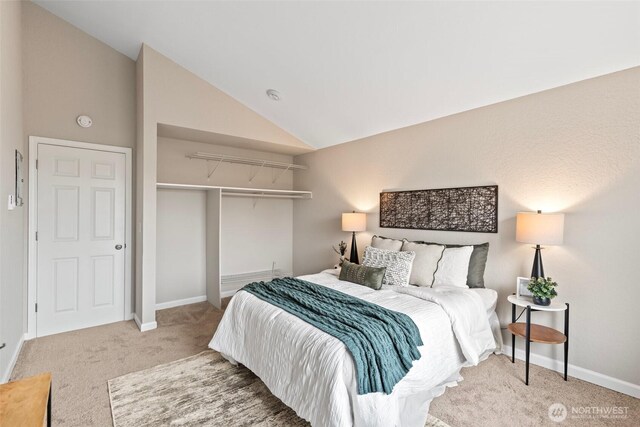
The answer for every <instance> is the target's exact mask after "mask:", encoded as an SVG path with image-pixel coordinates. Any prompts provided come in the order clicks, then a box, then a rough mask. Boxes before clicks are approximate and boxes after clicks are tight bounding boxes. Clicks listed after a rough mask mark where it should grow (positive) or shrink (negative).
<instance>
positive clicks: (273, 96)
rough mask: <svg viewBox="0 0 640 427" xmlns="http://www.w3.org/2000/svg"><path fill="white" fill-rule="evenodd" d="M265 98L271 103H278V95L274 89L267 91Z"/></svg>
mask: <svg viewBox="0 0 640 427" xmlns="http://www.w3.org/2000/svg"><path fill="white" fill-rule="evenodd" d="M267 96H268V97H269V99H271V100H272V101H280V93H279V92H278V91H277V90H274V89H267Z"/></svg>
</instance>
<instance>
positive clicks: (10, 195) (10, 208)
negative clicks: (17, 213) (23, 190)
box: [7, 194, 16, 211]
mask: <svg viewBox="0 0 640 427" xmlns="http://www.w3.org/2000/svg"><path fill="white" fill-rule="evenodd" d="M15 208H16V203H15V202H14V200H13V194H9V203H8V206H7V209H9V210H10V211H12V210H14V209H15Z"/></svg>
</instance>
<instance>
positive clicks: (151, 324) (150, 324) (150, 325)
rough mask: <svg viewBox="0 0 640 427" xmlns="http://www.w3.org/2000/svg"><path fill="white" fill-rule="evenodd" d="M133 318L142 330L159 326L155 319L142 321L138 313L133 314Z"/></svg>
mask: <svg viewBox="0 0 640 427" xmlns="http://www.w3.org/2000/svg"><path fill="white" fill-rule="evenodd" d="M133 320H134V322H136V325H138V329H140V332H147V331H150V330H152V329H155V328H157V327H158V323H157V322H155V321H154V322H147V323H142V322H141V321H140V319H138V315H137V314H135V313H134V314H133Z"/></svg>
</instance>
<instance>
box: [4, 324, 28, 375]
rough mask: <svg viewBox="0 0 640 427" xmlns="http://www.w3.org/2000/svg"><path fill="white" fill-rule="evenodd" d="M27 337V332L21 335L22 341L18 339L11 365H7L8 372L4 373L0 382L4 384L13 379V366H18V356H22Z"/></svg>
mask: <svg viewBox="0 0 640 427" xmlns="http://www.w3.org/2000/svg"><path fill="white" fill-rule="evenodd" d="M26 337H27V334H22V335H21V336H20V341H18V345H17V346H16V350H15V351H14V352H13V355H12V356H11V360H10V361H9V366H7V370H6V372H4V373H3V374H2V378H1V379H0V384H4V383H6V382H7V381H9V380H10V379H11V373H12V372H13V368H15V366H16V362H17V361H18V356H20V350H22V345H23V344H24V341H25V339H26Z"/></svg>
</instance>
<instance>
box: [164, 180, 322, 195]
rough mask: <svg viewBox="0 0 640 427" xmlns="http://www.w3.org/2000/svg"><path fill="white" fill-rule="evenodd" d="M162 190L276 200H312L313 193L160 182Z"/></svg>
mask: <svg viewBox="0 0 640 427" xmlns="http://www.w3.org/2000/svg"><path fill="white" fill-rule="evenodd" d="M156 187H157V188H160V189H173V190H201V191H203V190H215V189H220V193H221V194H222V196H224V197H252V198H256V197H261V198H275V199H311V198H312V196H313V195H312V193H311V191H297V190H274V189H266V188H264V189H263V188H244V187H222V186H219V185H194V184H172V183H165V182H159V183H157V184H156Z"/></svg>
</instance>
